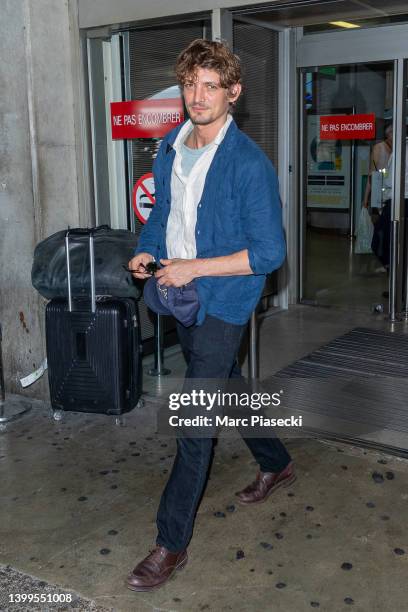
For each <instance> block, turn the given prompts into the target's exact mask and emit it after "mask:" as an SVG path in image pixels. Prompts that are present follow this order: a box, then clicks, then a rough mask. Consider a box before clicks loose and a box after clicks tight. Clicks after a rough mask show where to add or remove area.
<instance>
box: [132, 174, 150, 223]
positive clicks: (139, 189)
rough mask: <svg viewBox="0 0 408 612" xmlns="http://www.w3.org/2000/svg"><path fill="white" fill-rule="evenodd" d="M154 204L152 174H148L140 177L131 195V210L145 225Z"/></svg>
mask: <svg viewBox="0 0 408 612" xmlns="http://www.w3.org/2000/svg"><path fill="white" fill-rule="evenodd" d="M155 202H156V198H155V189H154V179H153V174H152V173H151V172H148V173H147V174H144V175H143V176H141V177H140V179H139V180H138V181H137V183H136V185H135V186H134V187H133V193H132V204H133V210H134V211H135V214H136V217H137V218H138V219H139V221H140V222H141V223H146V221H147V220H148V218H149V216H150V213H151V211H152V208H153V206H154V204H155Z"/></svg>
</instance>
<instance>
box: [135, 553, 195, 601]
mask: <svg viewBox="0 0 408 612" xmlns="http://www.w3.org/2000/svg"><path fill="white" fill-rule="evenodd" d="M187 559H188V557H187V551H186V550H182V551H181V552H178V553H172V552H170V551H169V550H167V548H165V547H164V546H156V548H155V549H154V550H152V551H150V554H149V555H147V557H146V558H145V559H143V561H141V562H140V563H139V564H138V565H136V567H135V569H134V570H133V572H132V573H131V574H129V576H128V577H127V580H126V586H127V587H128V589H131V590H132V591H151V590H152V589H157V588H159V587H160V586H162V585H163V584H164V583H165V582H167V580H168V579H169V578H171V576H172V575H173V574H174V572H175V571H176V570H179V569H182V568H183V567H184V566H185V565H186V563H187Z"/></svg>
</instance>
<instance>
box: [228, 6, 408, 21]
mask: <svg viewBox="0 0 408 612" xmlns="http://www.w3.org/2000/svg"><path fill="white" fill-rule="evenodd" d="M237 13H240V14H246V15H248V17H249V16H250V15H251V16H253V17H256V18H257V19H262V21H266V22H270V23H274V24H276V25H280V26H311V25H317V24H327V23H328V22H329V21H340V20H342V21H352V22H355V21H356V20H357V21H360V20H361V21H362V22H369V21H371V20H374V22H375V24H376V25H378V24H381V23H384V24H386V23H390V22H391V23H395V22H398V21H400V20H403V21H408V0H275V2H273V5H271V4H269V5H266V6H265V4H264V5H263V6H261V5H259V6H257V7H253V6H252V7H248V8H244V9H238V10H237ZM399 16H400V17H399ZM361 25H365V24H364V23H362V24H361ZM367 25H369V24H368V23H367ZM373 25H374V24H373Z"/></svg>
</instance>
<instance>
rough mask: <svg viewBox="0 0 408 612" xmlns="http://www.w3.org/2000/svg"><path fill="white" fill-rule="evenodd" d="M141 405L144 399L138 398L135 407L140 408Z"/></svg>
mask: <svg viewBox="0 0 408 612" xmlns="http://www.w3.org/2000/svg"><path fill="white" fill-rule="evenodd" d="M143 406H144V400H143V399H140V400H139V401H138V402H137V404H136V408H139V409H140V408H143Z"/></svg>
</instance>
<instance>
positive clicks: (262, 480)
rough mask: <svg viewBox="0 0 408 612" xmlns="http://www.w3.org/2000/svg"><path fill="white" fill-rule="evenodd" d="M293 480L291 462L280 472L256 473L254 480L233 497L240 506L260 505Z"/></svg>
mask: <svg viewBox="0 0 408 612" xmlns="http://www.w3.org/2000/svg"><path fill="white" fill-rule="evenodd" d="M295 480H296V475H295V471H294V467H293V462H292V461H291V462H290V463H289V464H288V465H287V466H286V467H285V469H284V470H282V471H281V472H277V473H275V472H258V474H257V476H256V480H255V481H254V482H253V483H251V484H250V485H248V486H247V487H246V488H245V489H243V490H242V491H238V493H235V495H236V496H237V497H238V501H239V503H240V504H245V505H249V504H261V503H262V502H264V501H266V500H267V499H268V497H269V496H270V495H271V494H272V493H273V492H274V491H276V489H279V487H288V486H289V485H291V484H292V482H295Z"/></svg>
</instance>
